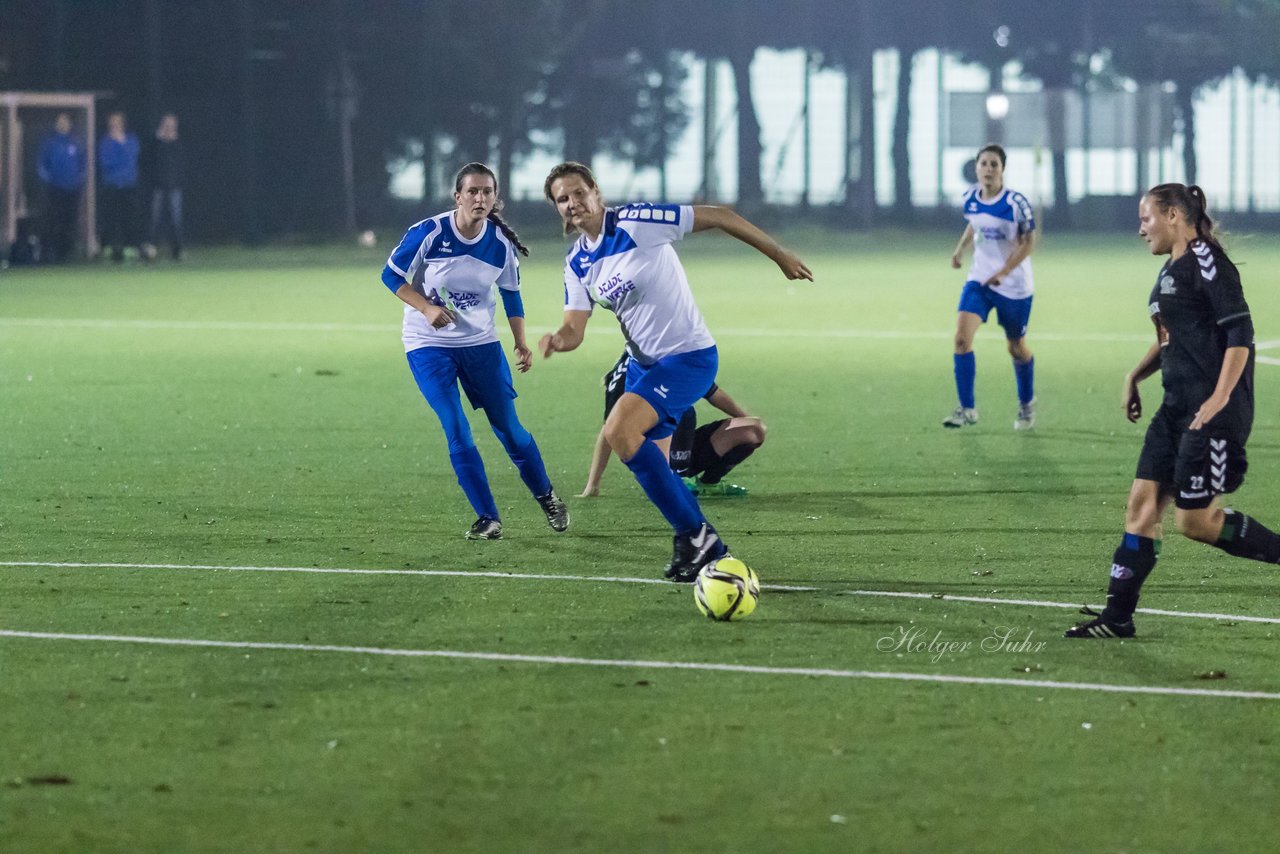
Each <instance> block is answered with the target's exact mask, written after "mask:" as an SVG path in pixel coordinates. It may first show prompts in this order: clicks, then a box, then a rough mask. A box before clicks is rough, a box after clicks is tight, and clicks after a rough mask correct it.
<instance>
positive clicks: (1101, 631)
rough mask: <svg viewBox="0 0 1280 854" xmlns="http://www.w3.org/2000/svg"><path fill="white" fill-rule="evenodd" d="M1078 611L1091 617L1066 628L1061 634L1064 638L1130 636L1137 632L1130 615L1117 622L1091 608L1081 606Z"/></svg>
mask: <svg viewBox="0 0 1280 854" xmlns="http://www.w3.org/2000/svg"><path fill="white" fill-rule="evenodd" d="M1080 613H1081V614H1087V615H1089V616H1091V617H1093V619H1092V620H1086V621H1085V622H1083V623H1077V624H1076V625H1074V626H1072V627H1071V628H1069V629H1067V630H1066V631H1065V632H1063V634H1062V636H1063V637H1064V638H1131V637H1133V636H1134V635H1135V634H1137V629H1136V628H1135V627H1134V625H1133V618H1132V617H1130V618H1129V619H1127V620H1125V621H1124V622H1119V623H1118V622H1116V621H1114V620H1108V619H1107V618H1106V617H1104V616H1102V615H1101V614H1099V613H1098V612H1097V611H1095V610H1093V609H1092V608H1088V607H1085V608H1081V609H1080Z"/></svg>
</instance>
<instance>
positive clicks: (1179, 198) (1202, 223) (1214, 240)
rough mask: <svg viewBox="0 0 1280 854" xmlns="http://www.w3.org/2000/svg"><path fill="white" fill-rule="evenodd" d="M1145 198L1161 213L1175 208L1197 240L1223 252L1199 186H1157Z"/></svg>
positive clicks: (1202, 191) (1173, 184)
mask: <svg viewBox="0 0 1280 854" xmlns="http://www.w3.org/2000/svg"><path fill="white" fill-rule="evenodd" d="M1147 198H1149V199H1151V202H1152V204H1154V205H1155V206H1156V207H1157V208H1159V209H1160V210H1161V211H1165V212H1167V211H1168V210H1169V209H1170V208H1177V209H1178V210H1179V211H1181V212H1182V217H1183V219H1184V220H1186V223H1187V225H1189V226H1191V227H1192V228H1193V229H1195V232H1196V237H1197V238H1199V239H1200V240H1203V241H1204V242H1205V243H1208V244H1209V245H1210V246H1212V247H1214V248H1215V249H1217V250H1218V251H1219V252H1221V251H1223V249H1222V243H1221V241H1220V239H1219V235H1218V229H1217V227H1216V226H1215V225H1214V223H1213V220H1212V219H1210V218H1209V211H1208V206H1209V205H1208V202H1207V200H1206V199H1205V196H1204V190H1202V189H1200V187H1199V186H1197V185H1195V184H1192V185H1191V186H1189V187H1188V186H1187V185H1186V184H1178V183H1170V184H1159V185H1157V186H1155V187H1152V188H1151V189H1150V190H1148V191H1147Z"/></svg>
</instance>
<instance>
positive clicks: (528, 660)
mask: <svg viewBox="0 0 1280 854" xmlns="http://www.w3.org/2000/svg"><path fill="white" fill-rule="evenodd" d="M0 637H7V638H23V639H30V640H68V641H88V642H98V643H134V644H152V645H156V646H180V647H205V648H215V649H254V650H264V651H284V652H337V653H349V654H356V655H386V656H396V657H401V658H450V659H462V660H470V661H500V662H510V663H517V664H551V665H561V666H578V667H628V668H635V669H644V670H694V671H702V672H708V671H709V672H716V673H750V674H753V675H760V676H807V677H826V678H836V679H885V680H890V681H897V682H942V683H949V684H953V685H955V684H961V685H1000V686H1011V687H1017V688H1049V689H1065V690H1073V691H1101V692H1106V693H1111V694H1157V695H1164V696H1178V697H1224V698H1230V699H1241V700H1280V694H1277V693H1269V692H1266V691H1224V690H1215V689H1211V688H1176V687H1162V686H1148V685H1105V684H1101V683H1093V682H1053V681H1050V680H1047V679H1005V678H998V677H983V676H947V675H941V674H933V673H894V672H889V671H876V670H834V669H828V668H819V667H765V666H761V665H753V664H717V663H715V662H703V661H645V660H627V659H611V658H576V657H572V656H563V655H518V654H515V653H501V652H468V651H464V650H448V649H390V648H386V647H376V646H336V645H332V644H302V643H269V642H267V643H264V642H257V641H220V640H203V639H199V638H159V637H134V636H130V635H88V634H61V633H57V632H25V631H16V630H9V629H0Z"/></svg>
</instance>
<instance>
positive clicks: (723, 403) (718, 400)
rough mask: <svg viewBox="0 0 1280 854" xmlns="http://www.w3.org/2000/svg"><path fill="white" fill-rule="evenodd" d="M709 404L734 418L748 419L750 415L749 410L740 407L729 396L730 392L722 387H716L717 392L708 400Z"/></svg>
mask: <svg viewBox="0 0 1280 854" xmlns="http://www.w3.org/2000/svg"><path fill="white" fill-rule="evenodd" d="M707 403H709V404H711V405H712V406H714V407H715V408H716V409H719V410H720V411H721V412H723V413H724V414H725V415H728V416H730V417H733V418H746V417H748V416H749V415H750V413H749V412H747V410H745V409H743V408H742V407H741V406H739V405H738V401H736V400H734V399H733V398H732V397H730V396H729V392H727V391H725V390H724V389H722V388H720V386H716V390H715V391H714V392H712V393H711V396H710V397H708V398H707Z"/></svg>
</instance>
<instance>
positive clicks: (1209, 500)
mask: <svg viewBox="0 0 1280 854" xmlns="http://www.w3.org/2000/svg"><path fill="white" fill-rule="evenodd" d="M1138 220H1139V227H1138V234H1139V235H1140V236H1141V237H1142V239H1143V240H1144V241H1145V242H1146V244H1147V246H1148V247H1150V249H1151V254H1152V255H1168V256H1169V260H1168V261H1166V262H1165V264H1164V266H1163V267H1161V268H1160V273H1159V274H1158V275H1157V276H1156V284H1155V287H1154V288H1153V289H1152V291H1151V296H1150V297H1149V298H1148V300H1147V303H1148V305H1147V310H1148V312H1149V314H1150V315H1151V319H1152V321H1153V322H1154V323H1155V327H1156V340H1155V343H1153V344H1152V345H1151V347H1150V348H1149V349H1148V350H1147V352H1146V355H1144V356H1143V357H1142V359H1141V360H1139V362H1138V364H1137V366H1136V367H1135V368H1134V369H1133V370H1132V371H1131V372H1130V373H1129V374H1128V376H1126V377H1125V381H1124V391H1123V393H1122V395H1121V406H1122V407H1123V408H1124V410H1125V414H1126V415H1127V416H1128V418H1129V420H1130V421H1133V422H1136V421H1137V420H1138V419H1139V418H1141V417H1142V398H1141V397H1140V396H1139V395H1138V383H1140V382H1141V381H1142V380H1144V379H1146V378H1147V377H1149V376H1151V375H1152V374H1154V373H1155V372H1156V371H1160V372H1161V375H1162V376H1161V379H1162V382H1163V385H1164V400H1163V402H1162V403H1161V404H1160V408H1159V409H1158V410H1156V413H1155V415H1154V416H1152V418H1151V426H1150V427H1148V428H1147V435H1146V439H1145V440H1144V441H1143V444H1142V453H1141V455H1140V456H1139V457H1138V470H1137V473H1136V475H1135V477H1134V481H1133V487H1132V488H1131V489H1130V491H1129V503H1128V508H1127V510H1126V511H1125V525H1124V537H1123V538H1122V540H1121V543H1120V547H1119V548H1117V549H1116V552H1115V556H1114V557H1113V558H1112V563H1111V581H1110V584H1109V586H1108V588H1107V604H1106V608H1105V609H1104V610H1103V611H1102V613H1101V614H1097V613H1094V612H1092V611H1088V610H1087V609H1086V613H1088V614H1089V615H1090V616H1092V617H1093V619H1092V620H1088V621H1086V622H1083V623H1080V624H1079V625H1077V626H1075V627H1073V628H1071V629H1068V630H1067V633H1066V636H1067V637H1069V638H1117V637H1119V638H1127V637H1133V635H1134V633H1135V630H1134V625H1133V614H1134V611H1135V610H1136V609H1137V607H1138V595H1139V592H1140V591H1141V588H1142V582H1143V581H1144V580H1145V579H1146V577H1147V576H1148V575H1150V574H1151V571H1152V570H1153V569H1154V568H1155V565H1156V558H1157V556H1158V555H1159V553H1160V534H1161V525H1160V520H1161V517H1163V515H1164V511H1165V510H1167V509H1168V507H1169V505H1170V504H1173V505H1174V508H1175V509H1174V519H1175V521H1176V522H1177V524H1178V528H1179V529H1180V530H1181V531H1182V533H1183V535H1184V536H1186V537H1189V538H1190V539H1193V540H1197V541H1199V542H1202V543H1207V544H1209V545H1211V546H1214V547H1215V548H1219V549H1222V550H1223V551H1224V552H1226V553H1227V554H1230V555H1234V556H1236V557H1244V558H1249V559H1251V560H1257V561H1262V562H1264V563H1280V536H1277V535H1276V534H1274V533H1272V532H1271V531H1269V530H1267V529H1266V528H1265V527H1264V526H1263V525H1261V524H1260V523H1258V522H1257V521H1256V520H1254V519H1252V518H1250V517H1248V516H1246V515H1244V514H1243V513H1240V512H1237V511H1235V510H1230V509H1224V508H1222V507H1220V506H1219V500H1218V496H1220V495H1225V494H1227V493H1230V492H1234V491H1235V490H1236V489H1238V488H1239V487H1240V485H1241V484H1242V483H1243V482H1244V474H1245V470H1246V469H1247V468H1248V462H1247V460H1246V458H1245V450H1244V446H1245V442H1246V441H1248V438H1249V431H1250V429H1251V428H1252V426H1253V362H1254V346H1253V322H1252V320H1250V317H1249V304H1248V303H1246V302H1245V299H1244V291H1243V290H1242V289H1241V287H1240V274H1239V272H1238V271H1237V270H1236V266H1235V264H1233V263H1231V259H1230V258H1228V257H1227V253H1226V252H1224V251H1223V249H1222V246H1221V244H1219V242H1218V240H1217V238H1216V237H1215V236H1214V227H1213V220H1211V219H1210V218H1209V214H1208V212H1207V211H1206V209H1205V198H1204V191H1203V190H1201V189H1200V188H1199V187H1197V186H1194V185H1192V186H1190V187H1188V186H1185V185H1183V184H1161V185H1159V186H1158V187H1153V188H1152V189H1151V190H1149V191H1148V192H1147V194H1146V195H1144V196H1143V197H1142V201H1141V203H1140V204H1139V206H1138Z"/></svg>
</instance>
